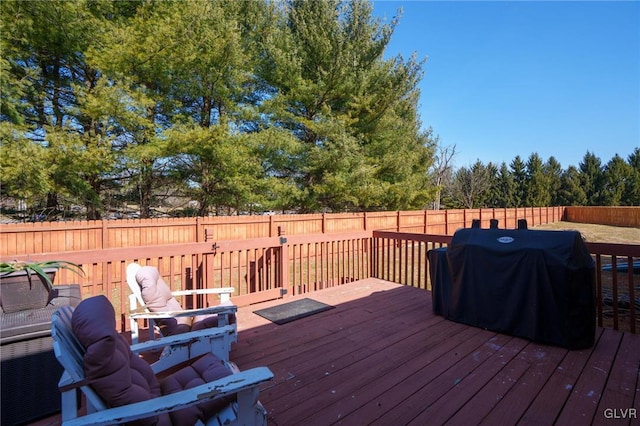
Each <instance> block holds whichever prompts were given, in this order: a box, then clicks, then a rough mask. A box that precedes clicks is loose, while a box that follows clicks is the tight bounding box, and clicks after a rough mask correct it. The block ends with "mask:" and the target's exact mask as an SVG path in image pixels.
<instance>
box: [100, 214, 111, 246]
mask: <svg viewBox="0 0 640 426" xmlns="http://www.w3.org/2000/svg"><path fill="white" fill-rule="evenodd" d="M101 245H102V247H101V248H103V249H106V248H109V228H108V227H107V221H106V220H104V219H102V243H101Z"/></svg>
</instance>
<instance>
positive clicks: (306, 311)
mask: <svg viewBox="0 0 640 426" xmlns="http://www.w3.org/2000/svg"><path fill="white" fill-rule="evenodd" d="M333 308H335V306H331V305H327V304H325V303H322V302H318V301H316V300H313V299H301V300H296V301H295V302H289V303H284V304H282V305H278V306H274V307H272V308H265V309H258V310H257V311H253V313H254V314H256V315H260V316H261V317H263V318H266V319H268V320H269V321H271V322H274V323H276V324H278V325H282V324H286V323H288V322H291V321H295V320H298V319H300V318H305V317H308V316H310V315H314V314H317V313H320V312H324V311H328V310H329V309H333Z"/></svg>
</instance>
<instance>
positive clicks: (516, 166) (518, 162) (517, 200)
mask: <svg viewBox="0 0 640 426" xmlns="http://www.w3.org/2000/svg"><path fill="white" fill-rule="evenodd" d="M509 167H510V169H511V176H512V177H513V183H514V187H515V191H514V193H513V201H514V204H515V205H514V207H524V206H526V203H527V199H526V196H527V172H526V166H525V164H524V162H523V161H522V159H521V158H520V156H519V155H517V156H516V158H514V159H513V161H512V162H511V164H510V165H509Z"/></svg>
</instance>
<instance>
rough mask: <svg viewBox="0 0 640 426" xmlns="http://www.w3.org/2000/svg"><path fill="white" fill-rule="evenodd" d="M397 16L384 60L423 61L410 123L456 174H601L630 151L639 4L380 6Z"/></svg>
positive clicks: (377, 7) (638, 75)
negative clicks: (588, 161)
mask: <svg viewBox="0 0 640 426" xmlns="http://www.w3.org/2000/svg"><path fill="white" fill-rule="evenodd" d="M400 7H401V8H402V9H403V12H402V15H401V18H400V23H399V24H398V26H397V27H396V30H395V32H394V35H393V37H392V40H391V43H390V44H389V46H388V47H387V51H386V56H387V57H392V56H395V55H397V54H402V55H403V56H404V57H405V58H408V57H409V56H410V55H411V54H412V53H414V52H415V53H416V54H417V56H418V58H419V59H424V58H426V59H427V62H426V63H425V64H424V66H423V69H424V71H425V75H424V77H423V79H422V82H421V84H420V89H421V92H422V95H421V100H420V117H421V120H422V123H423V126H424V127H428V126H431V127H433V129H434V132H435V133H436V134H438V135H439V136H440V139H441V145H443V146H452V145H455V146H456V151H457V154H456V156H455V158H454V163H455V167H461V166H469V165H471V164H472V163H473V162H475V161H476V160H477V159H479V160H480V161H482V162H483V163H484V164H488V163H489V162H493V163H494V164H501V163H502V162H505V163H507V165H509V163H511V161H512V160H513V159H514V158H515V157H516V155H519V156H520V157H521V158H522V159H523V160H524V161H526V160H527V159H528V158H529V156H530V155H531V153H533V152H537V153H538V155H540V157H541V158H542V160H543V161H546V160H547V159H548V158H549V157H550V156H554V157H555V158H556V160H558V161H559V162H560V164H561V165H562V167H563V168H564V169H566V168H567V167H569V166H571V165H573V166H576V167H577V166H578V165H579V163H580V162H581V161H582V159H583V158H584V155H585V153H586V152H587V151H590V152H592V153H594V154H595V155H596V156H598V157H599V158H600V160H601V161H602V164H603V165H604V164H606V163H607V162H608V161H609V160H611V158H613V156H614V155H615V154H616V153H617V154H619V155H620V156H621V157H622V158H623V159H625V160H626V159H627V157H628V156H629V154H631V153H632V152H633V150H634V148H635V147H639V146H640V2H638V1H634V2H630V1H625V2H622V1H607V2H595V1H590V2H577V1H567V2H557V1H538V2H521V1H504V2H486V1H471V2H463V1H380V0H375V1H374V2H373V13H374V16H377V17H381V18H384V17H386V19H387V21H386V22H389V20H390V19H391V18H392V17H393V16H395V15H396V14H397V13H396V12H397V10H398V8H400Z"/></svg>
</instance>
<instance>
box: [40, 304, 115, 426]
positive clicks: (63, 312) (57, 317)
mask: <svg viewBox="0 0 640 426" xmlns="http://www.w3.org/2000/svg"><path fill="white" fill-rule="evenodd" d="M72 315H73V308H72V307H71V306H62V307H60V308H58V309H57V310H56V311H55V312H54V313H53V316H52V318H51V337H52V339H53V352H54V354H55V356H56V359H57V360H58V362H59V363H60V365H62V367H63V368H64V374H63V376H62V379H61V381H60V387H61V389H60V390H61V392H63V393H64V392H74V391H75V390H76V389H81V390H82V391H83V393H84V394H85V397H86V398H87V405H88V406H89V407H90V410H96V409H105V408H106V405H105V403H104V401H103V400H102V399H101V398H100V397H99V396H98V394H97V393H95V392H94V391H93V389H91V387H90V386H89V383H88V382H87V380H85V375H84V366H83V358H84V354H85V353H86V352H87V351H86V350H85V348H84V346H82V344H81V343H80V342H79V341H78V339H77V338H76V336H75V334H73V329H72V328H71V317H72ZM64 401H65V399H64V398H63V407H62V411H63V418H67V417H69V418H74V417H76V416H77V414H78V410H79V408H80V407H79V406H78V401H79V400H78V399H77V398H72V399H70V401H72V403H71V405H70V406H66V405H65V402H64ZM69 411H73V413H69Z"/></svg>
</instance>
